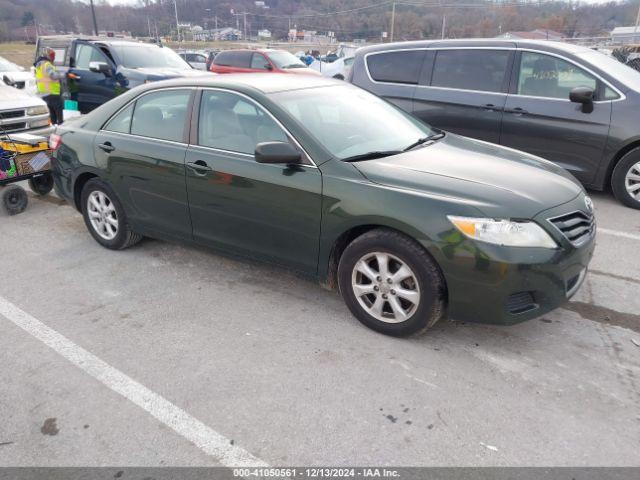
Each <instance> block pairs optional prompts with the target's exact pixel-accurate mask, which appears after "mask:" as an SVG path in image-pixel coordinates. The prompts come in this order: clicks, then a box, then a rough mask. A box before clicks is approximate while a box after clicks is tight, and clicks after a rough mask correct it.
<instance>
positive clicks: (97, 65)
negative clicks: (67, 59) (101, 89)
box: [89, 62, 111, 77]
mask: <svg viewBox="0 0 640 480" xmlns="http://www.w3.org/2000/svg"><path fill="white" fill-rule="evenodd" d="M89 70H91V71H92V72H96V73H102V74H104V75H105V76H107V77H110V76H111V67H110V66H109V64H108V63H106V62H89Z"/></svg>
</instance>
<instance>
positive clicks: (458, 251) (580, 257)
mask: <svg viewBox="0 0 640 480" xmlns="http://www.w3.org/2000/svg"><path fill="white" fill-rule="evenodd" d="M579 202H582V203H581V205H582V209H583V210H584V196H583V195H581V196H580V197H579V201H578V200H574V201H572V202H570V203H569V204H568V205H563V206H561V207H556V208H554V209H551V210H548V211H546V212H543V213H541V214H539V215H537V216H536V218H535V220H536V221H537V222H538V223H539V224H541V225H544V226H545V229H546V230H547V231H548V232H549V234H550V235H552V236H553V238H554V239H555V240H556V242H557V243H558V244H559V248H557V249H545V248H522V247H502V246H499V245H491V244H487V243H481V242H475V241H472V240H470V239H466V238H465V239H463V240H462V241H460V242H459V243H457V244H454V245H452V244H451V243H449V244H444V245H441V249H440V251H441V253H442V254H443V257H442V258H441V259H438V260H439V261H440V263H441V266H442V267H443V272H444V276H445V279H446V281H447V286H448V294H449V316H450V317H451V318H453V319H455V320H461V321H468V322H478V323H492V324H503V325H511V324H515V323H519V322H522V321H525V320H529V319H531V318H535V317H539V316H541V315H544V314H545V313H548V312H550V311H551V310H554V309H556V308H558V307H560V306H562V305H563V304H565V303H566V302H567V301H568V300H569V299H570V298H571V297H572V296H573V295H574V294H575V293H576V292H577V291H578V290H579V288H580V286H581V285H582V283H583V281H584V279H585V277H586V274H587V271H588V266H589V262H590V261H591V258H592V256H593V252H594V249H595V231H594V234H593V235H591V236H589V237H588V239H587V240H586V241H584V243H582V244H581V245H580V246H579V247H576V246H574V245H572V244H571V243H570V242H569V241H568V240H567V239H566V238H565V237H564V236H563V235H562V234H561V233H560V232H559V231H555V232H554V231H553V228H552V227H550V226H549V225H546V224H545V222H546V219H548V218H552V217H555V216H557V215H561V214H565V213H567V212H569V211H572V210H574V209H577V208H578V207H579V206H580V203H579Z"/></svg>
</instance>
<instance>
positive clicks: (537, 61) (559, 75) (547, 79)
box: [517, 52, 598, 100]
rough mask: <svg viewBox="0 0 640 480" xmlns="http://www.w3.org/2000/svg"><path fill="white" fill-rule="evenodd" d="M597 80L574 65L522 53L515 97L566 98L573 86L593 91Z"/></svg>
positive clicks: (549, 57)
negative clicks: (516, 95) (517, 95)
mask: <svg viewBox="0 0 640 480" xmlns="http://www.w3.org/2000/svg"><path fill="white" fill-rule="evenodd" d="M597 86H598V80H597V79H596V78H595V77H594V76H593V75H591V74H590V73H588V72H586V71H584V70H583V69H581V68H580V67H578V66H577V65H575V64H573V63H571V62H567V61H566V60H562V59H561V58H558V57H553V56H551V55H545V54H542V53H535V52H522V54H521V57H520V69H519V76H518V91H517V93H518V94H519V95H528V96H532V97H546V98H562V99H565V100H568V99H569V92H570V91H571V90H572V89H574V88H576V87H588V88H590V89H592V90H593V91H594V92H596V91H597Z"/></svg>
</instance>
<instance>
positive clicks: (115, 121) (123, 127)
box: [104, 104, 133, 133]
mask: <svg viewBox="0 0 640 480" xmlns="http://www.w3.org/2000/svg"><path fill="white" fill-rule="evenodd" d="M132 114H133V104H131V105H129V106H128V107H127V108H125V109H124V110H121V111H120V113H118V114H117V115H116V116H114V117H112V118H111V120H109V122H108V123H107V125H106V126H105V127H104V130H108V131H109V132H117V133H129V132H130V129H131V116H132Z"/></svg>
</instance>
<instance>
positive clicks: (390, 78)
mask: <svg viewBox="0 0 640 480" xmlns="http://www.w3.org/2000/svg"><path fill="white" fill-rule="evenodd" d="M424 56H425V51H424V50H412V51H403V52H387V53H377V54H374V55H369V56H368V57H367V68H368V69H369V74H370V75H371V78H373V79H374V80H375V81H377V82H391V83H408V84H417V83H418V77H419V76H420V69H421V68H422V61H423V60H424Z"/></svg>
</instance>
